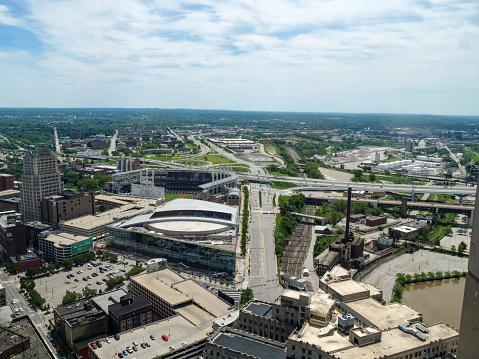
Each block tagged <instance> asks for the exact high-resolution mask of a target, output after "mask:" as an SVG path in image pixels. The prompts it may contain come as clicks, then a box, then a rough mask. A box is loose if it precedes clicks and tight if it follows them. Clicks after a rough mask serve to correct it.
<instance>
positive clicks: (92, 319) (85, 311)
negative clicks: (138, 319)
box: [53, 300, 108, 350]
mask: <svg viewBox="0 0 479 359" xmlns="http://www.w3.org/2000/svg"><path fill="white" fill-rule="evenodd" d="M53 313H54V321H55V329H56V330H57V331H58V332H59V333H60V335H61V337H62V338H63V339H64V340H65V342H66V343H67V344H68V346H69V347H70V348H71V349H72V350H75V349H74V342H79V341H82V340H85V339H88V338H91V337H94V336H97V335H100V334H106V333H107V331H108V316H107V314H106V313H105V311H103V310H102V309H100V308H98V307H97V306H96V305H95V304H94V303H93V301H91V300H85V301H79V302H76V303H72V304H69V305H65V306H62V307H58V308H55V309H54V310H53Z"/></svg>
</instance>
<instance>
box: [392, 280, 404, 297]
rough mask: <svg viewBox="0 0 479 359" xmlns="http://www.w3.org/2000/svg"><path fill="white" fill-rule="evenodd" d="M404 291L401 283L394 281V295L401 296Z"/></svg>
mask: <svg viewBox="0 0 479 359" xmlns="http://www.w3.org/2000/svg"><path fill="white" fill-rule="evenodd" d="M403 291H404V288H403V286H402V285H401V284H399V283H398V282H396V283H394V286H393V296H395V297H398V298H401V297H402V294H403Z"/></svg>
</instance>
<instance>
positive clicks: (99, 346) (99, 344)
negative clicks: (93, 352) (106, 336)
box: [96, 340, 102, 348]
mask: <svg viewBox="0 0 479 359" xmlns="http://www.w3.org/2000/svg"><path fill="white" fill-rule="evenodd" d="M96 345H97V347H98V348H101V347H102V345H101V342H100V341H99V340H97V342H96Z"/></svg>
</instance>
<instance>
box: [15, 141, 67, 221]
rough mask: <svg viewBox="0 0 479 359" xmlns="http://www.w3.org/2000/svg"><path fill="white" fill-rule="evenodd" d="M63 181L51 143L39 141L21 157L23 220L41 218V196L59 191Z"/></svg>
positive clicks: (37, 219) (21, 205)
mask: <svg viewBox="0 0 479 359" xmlns="http://www.w3.org/2000/svg"><path fill="white" fill-rule="evenodd" d="M62 188H63V182H62V181H61V179H60V172H58V164H57V157H56V156H55V155H54V154H53V149H52V146H51V145H48V144H44V143H40V144H37V145H36V146H35V148H34V149H33V150H32V151H29V152H27V153H26V154H25V157H24V158H23V178H22V188H21V193H20V197H21V202H20V211H21V212H22V213H23V216H24V220H25V222H28V221H39V220H40V219H41V201H42V198H43V197H47V196H52V195H56V194H58V193H60V191H61V190H62Z"/></svg>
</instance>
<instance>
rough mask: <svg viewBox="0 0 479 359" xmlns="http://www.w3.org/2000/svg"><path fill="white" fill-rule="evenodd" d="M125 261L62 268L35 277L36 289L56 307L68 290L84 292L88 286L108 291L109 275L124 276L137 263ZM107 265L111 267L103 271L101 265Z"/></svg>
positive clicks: (47, 301) (51, 305) (103, 266)
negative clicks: (68, 268)
mask: <svg viewBox="0 0 479 359" xmlns="http://www.w3.org/2000/svg"><path fill="white" fill-rule="evenodd" d="M125 261H126V263H128V264H123V263H111V262H109V261H100V262H97V261H92V262H94V263H95V264H97V263H101V264H99V265H97V266H96V267H93V266H92V265H90V266H88V264H89V263H85V264H82V265H81V266H79V267H75V266H74V267H73V268H72V269H71V270H70V271H65V270H62V271H60V272H57V273H54V274H52V275H51V276H44V277H41V278H37V279H35V289H36V290H37V291H38V292H39V293H40V295H41V296H42V297H43V298H45V299H46V303H47V304H50V307H53V308H54V307H56V306H58V305H61V304H62V299H63V297H64V295H65V294H66V293H67V291H69V292H76V293H82V291H83V290H84V289H86V287H88V289H96V290H97V291H98V292H99V291H100V290H101V291H102V292H105V291H107V290H108V287H107V286H106V284H105V282H106V281H107V280H108V279H110V278H109V276H113V277H116V276H120V275H123V276H124V275H125V273H126V272H128V271H129V270H130V269H131V268H132V267H131V266H132V265H135V262H134V261H131V260H125ZM130 262H131V263H130ZM90 263H91V262H90ZM106 265H110V266H111V269H110V270H108V271H103V273H101V272H102V271H101V270H100V267H102V268H103V269H105V266H106ZM79 272H80V273H79ZM72 275H73V277H72ZM84 278H85V279H84ZM123 286H125V284H123Z"/></svg>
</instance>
